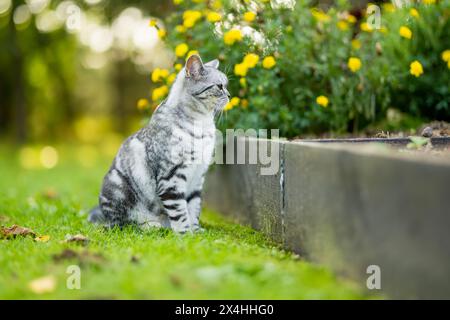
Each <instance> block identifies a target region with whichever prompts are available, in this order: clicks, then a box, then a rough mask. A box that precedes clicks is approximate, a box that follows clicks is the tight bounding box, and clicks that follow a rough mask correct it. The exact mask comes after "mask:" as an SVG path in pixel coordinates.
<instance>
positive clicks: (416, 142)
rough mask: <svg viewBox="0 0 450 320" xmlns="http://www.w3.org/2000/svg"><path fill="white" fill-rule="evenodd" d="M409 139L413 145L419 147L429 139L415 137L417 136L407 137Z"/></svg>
mask: <svg viewBox="0 0 450 320" xmlns="http://www.w3.org/2000/svg"><path fill="white" fill-rule="evenodd" d="M409 140H411V142H412V143H413V145H414V146H417V147H421V146H423V145H426V144H427V143H428V141H430V139H429V138H424V137H417V136H411V137H409Z"/></svg>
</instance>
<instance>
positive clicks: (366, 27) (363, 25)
mask: <svg viewBox="0 0 450 320" xmlns="http://www.w3.org/2000/svg"><path fill="white" fill-rule="evenodd" d="M359 27H360V29H361V30H362V31H364V32H372V31H373V28H372V26H371V25H369V24H368V23H367V22H363V23H361V24H360V25H359Z"/></svg>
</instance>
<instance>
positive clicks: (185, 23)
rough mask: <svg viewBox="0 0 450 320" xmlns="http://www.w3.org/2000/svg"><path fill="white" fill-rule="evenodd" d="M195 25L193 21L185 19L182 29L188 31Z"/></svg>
mask: <svg viewBox="0 0 450 320" xmlns="http://www.w3.org/2000/svg"><path fill="white" fill-rule="evenodd" d="M194 25H195V20H194V19H186V20H184V21H183V27H185V28H187V29H189V28H192V27H193V26H194Z"/></svg>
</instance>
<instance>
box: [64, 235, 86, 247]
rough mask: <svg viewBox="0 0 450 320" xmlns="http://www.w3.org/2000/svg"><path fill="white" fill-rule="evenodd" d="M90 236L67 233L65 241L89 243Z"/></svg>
mask: <svg viewBox="0 0 450 320" xmlns="http://www.w3.org/2000/svg"><path fill="white" fill-rule="evenodd" d="M89 241H90V240H89V238H87V237H85V236H83V235H82V234H76V235H74V236H72V235H70V234H69V235H67V236H66V240H64V243H72V242H73V243H78V244H81V245H84V246H85V245H87V244H88V243H89Z"/></svg>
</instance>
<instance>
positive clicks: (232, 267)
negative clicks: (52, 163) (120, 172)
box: [0, 145, 366, 299]
mask: <svg viewBox="0 0 450 320" xmlns="http://www.w3.org/2000/svg"><path fill="white" fill-rule="evenodd" d="M58 149H60V150H61V154H64V155H65V158H63V159H61V162H60V163H59V164H58V165H57V166H56V167H55V168H54V169H51V170H46V169H36V170H27V169H25V168H22V167H20V166H19V165H18V161H17V158H18V153H17V152H13V151H12V150H9V149H5V148H1V149H0V154H1V156H0V175H1V176H2V178H3V179H1V180H0V224H1V225H7V226H11V225H12V224H17V225H20V226H24V227H29V228H31V229H32V230H34V231H35V232H36V233H38V234H40V235H49V236H50V240H49V241H48V242H46V243H42V242H36V241H34V240H33V238H32V237H27V238H20V237H18V238H15V239H10V240H3V239H0V252H1V254H0V270H1V272H0V298H1V299H37V298H40V299H55V298H58V299H105V298H107V299H124V298H126V299H128V298H134V299H304V298H307V299H330V298H336V299H352V298H366V296H365V295H364V294H363V293H362V291H361V290H360V288H359V287H358V286H356V285H355V284H353V283H349V282H347V281H342V280H340V279H337V278H336V277H335V276H334V275H333V274H332V273H331V272H329V271H328V270H326V269H324V268H322V267H319V266H316V265H313V264H310V263H308V262H305V261H303V260H301V259H299V257H298V256H296V255H294V254H293V253H290V252H288V251H285V250H282V249H281V248H280V247H279V246H278V245H276V244H274V243H273V242H272V241H270V240H268V239H267V238H266V237H265V236H263V235H262V234H261V233H259V232H256V231H254V230H252V229H250V228H247V227H243V226H240V225H237V224H234V223H231V222H229V221H227V220H225V219H223V218H221V217H220V216H218V215H216V214H215V213H213V212H210V211H207V210H206V211H205V212H203V214H202V224H203V226H204V227H205V229H206V231H205V232H204V233H202V234H195V235H185V236H180V235H177V234H174V233H172V232H169V231H168V230H153V231H148V232H143V231H140V230H137V229H135V228H132V227H129V228H125V229H124V230H118V229H114V230H105V229H104V228H101V227H96V226H94V225H92V224H90V223H88V222H87V220H86V215H85V213H86V211H87V209H89V208H90V207H91V206H93V205H94V204H95V202H96V201H97V194H98V191H99V187H100V181H101V177H102V175H103V174H104V173H105V172H106V170H107V168H108V165H109V161H105V158H102V161H101V164H100V165H96V166H95V167H92V168H91V169H89V170H88V169H86V168H84V167H81V166H80V165H79V164H77V163H76V162H74V159H75V158H76V157H75V155H76V154H77V153H79V152H80V151H81V152H82V153H84V152H83V151H82V150H78V149H77V148H69V147H68V146H67V145H65V146H64V147H58ZM62 151H64V152H62ZM12 181H14V184H13V185H11V182H12ZM49 188H52V189H51V190H53V191H51V192H49V191H48V190H49ZM67 234H71V235H74V234H83V235H85V236H87V237H88V238H89V239H90V240H91V241H90V243H89V245H88V246H87V247H81V246H79V245H76V244H67V243H62V241H63V240H64V239H65V237H66V235H67ZM65 249H70V250H72V251H74V252H75V254H72V257H70V256H67V255H66V258H60V259H59V260H57V261H55V258H54V256H55V255H56V256H58V255H59V256H61V253H62V252H63V251H64V250H65ZM63 257H64V256H63ZM74 264H75V265H79V266H80V267H81V290H68V289H67V288H66V280H67V277H68V274H67V273H66V269H67V267H68V266H70V265H74ZM44 276H53V277H54V278H55V282H56V286H55V288H54V291H51V290H50V291H51V292H48V293H45V294H41V295H38V294H35V293H33V292H32V291H31V290H30V288H29V283H30V282H31V281H32V280H34V279H39V278H41V277H44ZM361 285H363V284H361Z"/></svg>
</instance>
